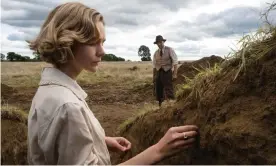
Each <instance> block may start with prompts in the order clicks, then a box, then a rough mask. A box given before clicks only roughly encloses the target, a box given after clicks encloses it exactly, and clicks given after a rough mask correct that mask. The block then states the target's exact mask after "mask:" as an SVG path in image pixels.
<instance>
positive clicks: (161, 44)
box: [156, 41, 164, 49]
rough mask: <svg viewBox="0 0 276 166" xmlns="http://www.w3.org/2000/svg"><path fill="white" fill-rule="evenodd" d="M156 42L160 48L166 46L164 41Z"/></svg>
mask: <svg viewBox="0 0 276 166" xmlns="http://www.w3.org/2000/svg"><path fill="white" fill-rule="evenodd" d="M156 44H157V46H158V47H159V48H160V49H162V48H163V47H164V41H159V42H157V43H156Z"/></svg>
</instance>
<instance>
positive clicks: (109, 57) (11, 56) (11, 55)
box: [1, 52, 125, 62]
mask: <svg viewBox="0 0 276 166" xmlns="http://www.w3.org/2000/svg"><path fill="white" fill-rule="evenodd" d="M1 61H10V62H39V61H41V58H40V56H39V55H38V54H36V53H33V58H31V57H29V56H22V55H20V54H17V53H15V52H8V53H7V56H6V55H4V54H2V53H1ZM102 61H125V59H124V58H121V57H117V56H116V55H114V54H105V55H104V56H103V57H102Z"/></svg>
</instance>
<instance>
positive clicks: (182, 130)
mask: <svg viewBox="0 0 276 166" xmlns="http://www.w3.org/2000/svg"><path fill="white" fill-rule="evenodd" d="M197 131H198V128H197V126H194V125H186V126H179V127H172V128H170V129H169V130H168V131H167V132H166V134H165V135H164V136H163V137H162V138H161V139H160V141H159V142H158V143H157V144H156V145H155V148H156V150H157V153H159V155H160V156H162V157H167V156H170V155H173V154H175V153H177V152H179V151H181V150H183V149H186V148H189V147H192V146H193V145H194V141H195V136H196V135H197V134H198V133H197Z"/></svg>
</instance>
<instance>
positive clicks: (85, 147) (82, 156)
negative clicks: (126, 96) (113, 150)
mask: <svg viewBox="0 0 276 166" xmlns="http://www.w3.org/2000/svg"><path fill="white" fill-rule="evenodd" d="M61 109H62V110H60V111H63V112H64V114H63V117H62V119H63V123H62V126H61V128H60V134H59V136H58V137H57V143H58V147H57V149H58V150H57V151H58V163H57V164H58V165H91V164H92V165H98V162H99V159H98V157H97V154H96V153H95V152H93V146H94V142H93V138H92V136H91V133H90V130H89V127H88V124H87V121H86V118H85V116H86V115H85V112H84V110H83V109H82V107H81V106H79V105H77V104H74V103H66V104H64V105H63V106H62V108H61Z"/></svg>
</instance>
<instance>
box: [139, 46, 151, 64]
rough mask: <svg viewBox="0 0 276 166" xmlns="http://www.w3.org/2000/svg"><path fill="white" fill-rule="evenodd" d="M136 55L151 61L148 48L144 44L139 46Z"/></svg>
mask: <svg viewBox="0 0 276 166" xmlns="http://www.w3.org/2000/svg"><path fill="white" fill-rule="evenodd" d="M138 56H140V57H141V60H142V61H151V54H150V49H149V48H148V47H147V46H145V45H141V46H140V48H139V50H138Z"/></svg>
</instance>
